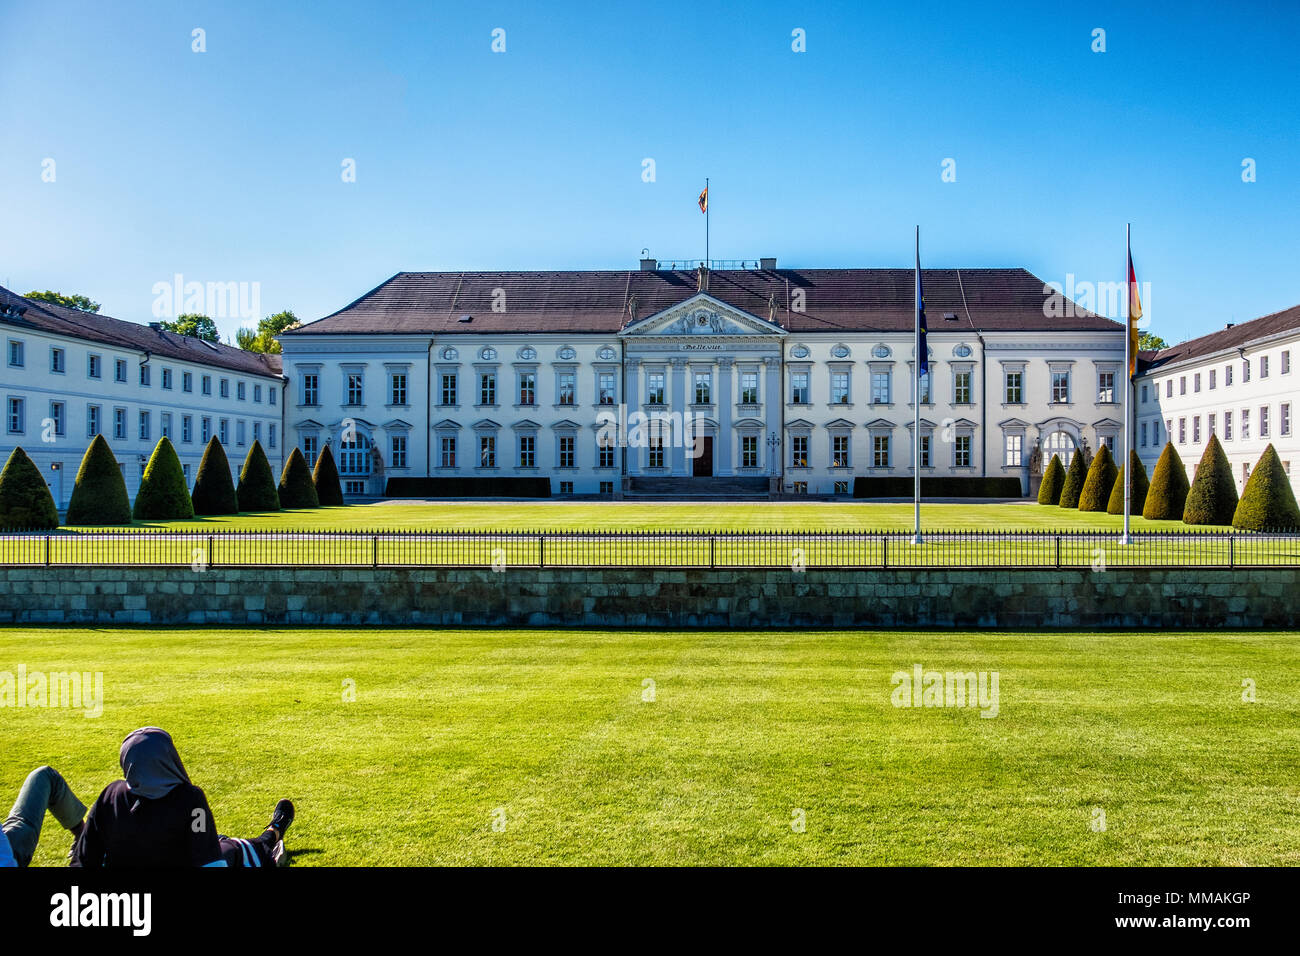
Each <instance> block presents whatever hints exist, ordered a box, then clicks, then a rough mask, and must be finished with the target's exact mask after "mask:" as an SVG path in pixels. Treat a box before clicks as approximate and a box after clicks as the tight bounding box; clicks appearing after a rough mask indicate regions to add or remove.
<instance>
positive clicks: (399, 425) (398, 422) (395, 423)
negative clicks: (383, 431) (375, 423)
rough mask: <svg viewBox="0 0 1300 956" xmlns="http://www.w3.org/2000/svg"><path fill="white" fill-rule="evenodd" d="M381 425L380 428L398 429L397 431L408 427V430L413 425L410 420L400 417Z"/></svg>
mask: <svg viewBox="0 0 1300 956" xmlns="http://www.w3.org/2000/svg"><path fill="white" fill-rule="evenodd" d="M379 427H380V428H389V429H396V430H397V431H401V430H402V429H407V430H409V429H410V427H411V423H410V422H408V421H403V420H402V419H400V418H394V419H391V420H390V421H386V422H384V424H383V425H381V426H379Z"/></svg>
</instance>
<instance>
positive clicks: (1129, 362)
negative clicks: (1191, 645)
mask: <svg viewBox="0 0 1300 956" xmlns="http://www.w3.org/2000/svg"><path fill="white" fill-rule="evenodd" d="M1124 251H1125V259H1124V291H1125V293H1127V294H1126V295H1125V296H1124V458H1123V466H1124V534H1123V535H1122V536H1121V537H1120V539H1119V543H1120V544H1128V543H1129V542H1128V533H1129V509H1130V507H1131V505H1130V503H1129V489H1130V488H1132V487H1133V467H1132V464H1133V463H1132V461H1131V458H1132V452H1131V449H1132V447H1133V436H1132V434H1131V430H1132V421H1131V420H1130V419H1131V417H1132V413H1131V411H1130V407H1129V399H1130V393H1131V392H1132V391H1133V374H1132V369H1133V359H1134V356H1132V355H1130V352H1131V351H1132V348H1133V335H1132V333H1131V331H1130V329H1129V324H1130V323H1131V322H1132V321H1133V318H1132V314H1131V313H1132V311H1133V284H1132V283H1133V278H1134V276H1133V274H1132V267H1133V224H1132V223H1127V224H1126V225H1125V226H1124Z"/></svg>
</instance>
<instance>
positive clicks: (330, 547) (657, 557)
mask: <svg viewBox="0 0 1300 956" xmlns="http://www.w3.org/2000/svg"><path fill="white" fill-rule="evenodd" d="M32 565H35V566H46V567H53V566H74V567H104V566H112V565H137V566H139V565H157V566H170V567H180V566H186V565H188V566H190V567H192V568H193V569H194V570H196V571H197V570H203V569H206V568H211V567H233V566H239V567H304V568H307V567H484V568H494V569H499V570H505V569H506V568H510V567H530V568H542V567H548V568H550V567H555V568H563V567H570V568H583V567H628V568H631V567H639V568H790V569H792V570H798V569H802V568H1090V569H1092V570H1096V571H1101V570H1105V569H1106V568H1108V567H1141V568H1171V567H1197V568H1237V567H1300V533H1297V532H1286V533H1255V532H1233V533H1229V532H1219V531H1214V532H1211V531H1142V532H1134V533H1132V534H1130V535H1129V536H1128V539H1127V540H1125V539H1123V538H1122V536H1121V535H1119V534H1118V533H1116V532H1109V531H1107V532H1102V531H1023V530H1019V531H927V532H925V534H924V535H923V536H922V538H921V540H920V541H919V542H917V541H914V540H913V538H912V533H911V532H905V531H386V530H374V531H338V530H330V531H275V532H268V531H249V530H222V531H188V530H187V531H169V530H160V529H121V528H115V529H103V530H92V529H80V530H77V531H58V532H7V533H0V566H32Z"/></svg>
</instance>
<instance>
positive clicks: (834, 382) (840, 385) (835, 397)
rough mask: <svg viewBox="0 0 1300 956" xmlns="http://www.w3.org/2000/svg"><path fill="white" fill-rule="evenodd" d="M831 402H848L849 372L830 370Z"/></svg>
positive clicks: (838, 403) (835, 403)
mask: <svg viewBox="0 0 1300 956" xmlns="http://www.w3.org/2000/svg"><path fill="white" fill-rule="evenodd" d="M831 404H832V405H847V404H849V373H848V372H831Z"/></svg>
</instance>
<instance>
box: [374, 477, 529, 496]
mask: <svg viewBox="0 0 1300 956" xmlns="http://www.w3.org/2000/svg"><path fill="white" fill-rule="evenodd" d="M384 495H385V496H386V497H389V498H549V497H551V479H549V478H532V477H513V476H510V477H493V478H389V479H388V485H387V486H386V487H385V488H384Z"/></svg>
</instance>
